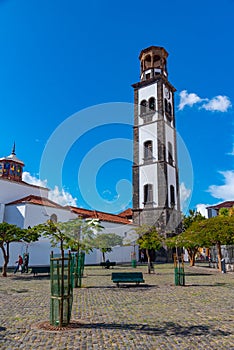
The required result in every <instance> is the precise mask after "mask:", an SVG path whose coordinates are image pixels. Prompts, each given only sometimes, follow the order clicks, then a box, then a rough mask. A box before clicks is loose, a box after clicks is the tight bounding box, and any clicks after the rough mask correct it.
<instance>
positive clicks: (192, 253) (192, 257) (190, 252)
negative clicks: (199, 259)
mask: <svg viewBox="0 0 234 350" xmlns="http://www.w3.org/2000/svg"><path fill="white" fill-rule="evenodd" d="M187 251H188V255H189V266H194V265H195V256H196V254H197V249H194V250H192V249H189V248H188V249H187Z"/></svg>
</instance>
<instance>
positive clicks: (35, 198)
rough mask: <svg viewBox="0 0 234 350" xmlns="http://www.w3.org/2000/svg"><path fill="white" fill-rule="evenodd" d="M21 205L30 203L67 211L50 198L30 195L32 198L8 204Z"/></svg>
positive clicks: (28, 197)
mask: <svg viewBox="0 0 234 350" xmlns="http://www.w3.org/2000/svg"><path fill="white" fill-rule="evenodd" d="M20 203H30V204H36V205H44V206H46V207H53V208H60V209H65V210H66V209H67V208H65V207H62V206H61V205H59V204H57V203H55V202H53V201H51V200H50V199H48V198H45V197H39V196H34V195H30V196H27V197H24V198H20V199H17V200H16V201H13V202H10V203H7V205H9V204H20ZM68 210H69V209H68Z"/></svg>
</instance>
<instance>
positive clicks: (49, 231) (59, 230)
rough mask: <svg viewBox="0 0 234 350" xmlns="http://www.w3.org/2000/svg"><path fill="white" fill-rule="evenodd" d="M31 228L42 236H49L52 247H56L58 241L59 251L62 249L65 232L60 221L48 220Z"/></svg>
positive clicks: (65, 237)
mask: <svg viewBox="0 0 234 350" xmlns="http://www.w3.org/2000/svg"><path fill="white" fill-rule="evenodd" d="M32 230H33V231H34V232H36V233H38V234H40V235H43V236H44V237H47V238H49V240H50V243H51V245H52V247H56V246H57V245H58V243H59V245H60V250H61V253H62V252H63V251H64V242H65V241H66V240H67V236H66V234H65V233H64V232H63V226H62V223H56V222H54V221H52V220H48V221H47V222H46V223H44V224H39V225H36V226H34V227H33V228H32Z"/></svg>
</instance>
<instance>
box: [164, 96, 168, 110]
mask: <svg viewBox="0 0 234 350" xmlns="http://www.w3.org/2000/svg"><path fill="white" fill-rule="evenodd" d="M164 105H165V112H168V103H167V99H166V98H164Z"/></svg>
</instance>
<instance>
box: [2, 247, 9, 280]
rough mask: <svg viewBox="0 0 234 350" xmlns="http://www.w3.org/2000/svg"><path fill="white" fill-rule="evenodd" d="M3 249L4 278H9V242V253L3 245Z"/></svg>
mask: <svg viewBox="0 0 234 350" xmlns="http://www.w3.org/2000/svg"><path fill="white" fill-rule="evenodd" d="M1 249H2V253H3V257H4V263H3V266H2V276H3V277H7V265H8V262H9V243H8V242H7V252H8V254H7V252H6V251H5V248H4V246H3V245H2V246H1Z"/></svg>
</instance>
